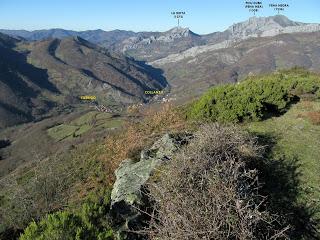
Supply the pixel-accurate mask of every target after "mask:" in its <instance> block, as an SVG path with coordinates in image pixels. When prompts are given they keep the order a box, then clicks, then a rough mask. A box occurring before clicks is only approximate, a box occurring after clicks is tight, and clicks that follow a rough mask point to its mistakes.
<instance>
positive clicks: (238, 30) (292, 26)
mask: <svg viewBox="0 0 320 240" xmlns="http://www.w3.org/2000/svg"><path fill="white" fill-rule="evenodd" d="M309 25H311V24H307V23H300V22H295V21H292V20H290V19H288V18H287V17H286V16H283V15H276V16H270V17H251V18H249V19H248V20H246V21H244V22H240V23H236V24H233V25H232V26H231V27H229V28H228V30H227V31H229V32H231V34H232V38H234V39H239V38H240V39H245V38H248V37H259V36H273V35H275V34H279V33H281V32H291V30H292V31H294V32H299V31H301V32H304V30H305V27H306V26H307V27H308V26H309Z"/></svg>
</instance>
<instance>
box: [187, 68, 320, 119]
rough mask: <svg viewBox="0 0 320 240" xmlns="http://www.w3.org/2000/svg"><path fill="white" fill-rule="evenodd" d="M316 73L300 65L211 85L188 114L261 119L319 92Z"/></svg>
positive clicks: (222, 117) (195, 117)
mask: <svg viewBox="0 0 320 240" xmlns="http://www.w3.org/2000/svg"><path fill="white" fill-rule="evenodd" d="M319 89H320V76H319V75H317V74H314V73H310V72H308V71H306V70H304V69H301V68H293V69H290V70H282V71H278V72H275V73H273V74H269V75H260V76H255V77H248V78H247V79H245V80H244V81H242V82H240V83H238V84H226V85H220V86H216V87H213V88H211V89H210V90H209V91H208V92H207V93H206V94H204V95H203V96H202V97H201V98H200V99H199V100H198V101H196V102H195V103H193V104H192V105H191V106H190V109H189V111H188V115H189V117H191V118H193V119H202V120H203V119H207V120H211V121H219V122H242V121H246V120H253V121H257V120H261V119H263V118H264V117H267V116H268V115H270V114H279V113H283V112H284V111H286V109H287V107H288V105H289V104H290V103H292V102H294V101H295V100H297V99H299V98H300V97H301V96H302V95H306V94H312V95H319Z"/></svg>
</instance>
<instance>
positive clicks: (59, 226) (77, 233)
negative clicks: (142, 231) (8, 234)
mask: <svg viewBox="0 0 320 240" xmlns="http://www.w3.org/2000/svg"><path fill="white" fill-rule="evenodd" d="M108 211H109V200H104V201H103V202H100V203H94V202H88V203H84V204H83V205H82V207H81V209H80V210H78V211H77V212H75V213H73V212H70V211H60V212H56V213H53V214H48V215H47V216H46V217H45V218H43V219H42V220H41V221H39V222H38V223H36V222H35V221H34V222H32V223H30V225H29V226H28V227H27V228H26V229H25V230H24V233H23V234H22V235H21V236H20V238H19V239H20V240H37V239H38V240H40V239H61V240H62V239H64V240H68V239H70V240H71V239H72V240H73V239H79V240H80V239H88V240H89V239H90V240H91V239H98V240H103V239H114V234H113V230H112V228H111V226H110V224H109V222H108V219H107V214H108Z"/></svg>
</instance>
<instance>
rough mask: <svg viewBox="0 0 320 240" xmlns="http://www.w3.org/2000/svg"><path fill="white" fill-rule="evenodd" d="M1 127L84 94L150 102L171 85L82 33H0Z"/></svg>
mask: <svg viewBox="0 0 320 240" xmlns="http://www.w3.org/2000/svg"><path fill="white" fill-rule="evenodd" d="M0 55H1V59H0V84H1V88H0V91H1V92H0V113H1V117H0V128H1V127H5V126H9V125H14V124H16V123H19V122H24V121H29V120H32V119H34V117H36V116H37V115H41V114H43V113H44V112H46V111H47V110H49V108H50V107H51V106H53V105H54V104H62V103H72V102H73V101H77V100H78V97H79V95H96V96H97V97H98V100H99V101H102V102H106V103H107V102H109V101H116V102H132V101H133V102H136V101H147V100H148V96H146V95H145V94H144V90H159V89H163V88H164V87H166V85H167V83H166V81H165V79H164V78H162V77H161V74H160V73H159V72H158V71H157V70H156V69H153V68H152V67H149V66H146V65H144V64H142V63H139V62H136V61H134V60H132V59H129V58H127V57H125V56H123V55H121V54H111V53H109V52H108V51H107V50H106V49H104V48H102V47H99V46H97V45H95V44H93V43H90V42H88V41H86V40H84V39H82V38H79V37H68V38H64V39H62V40H61V39H48V40H42V41H35V42H23V41H19V40H16V39H13V38H10V37H8V36H6V35H3V34H1V35H0Z"/></svg>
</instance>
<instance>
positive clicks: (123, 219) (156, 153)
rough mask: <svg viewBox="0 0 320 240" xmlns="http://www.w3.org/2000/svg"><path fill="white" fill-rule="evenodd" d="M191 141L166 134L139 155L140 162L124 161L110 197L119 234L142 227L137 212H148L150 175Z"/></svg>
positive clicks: (186, 137) (189, 137) (141, 219)
mask: <svg viewBox="0 0 320 240" xmlns="http://www.w3.org/2000/svg"><path fill="white" fill-rule="evenodd" d="M191 138H192V135H190V134H168V133H167V134H165V135H164V136H162V137H161V138H160V139H159V140H158V141H156V142H155V143H154V144H153V145H152V146H151V148H149V149H146V150H143V151H141V156H140V159H139V161H134V160H132V159H126V160H124V161H123V162H122V163H121V165H120V166H119V168H118V169H117V170H116V172H115V175H116V182H115V183H114V186H113V190H112V193H111V211H112V213H113V215H114V218H115V219H116V220H117V224H118V225H119V233H120V234H122V235H123V234H124V235H126V238H128V239H130V236H129V235H128V234H126V233H125V231H126V230H128V229H135V228H136V227H138V226H141V224H142V222H143V219H144V218H145V217H146V216H142V214H141V212H140V210H143V211H148V205H149V202H148V199H147V196H146V192H147V189H146V183H147V181H148V180H149V179H150V177H152V176H153V173H154V172H155V171H156V170H157V169H158V168H159V167H160V166H161V165H162V164H164V163H165V162H166V161H168V160H170V159H171V158H172V157H173V154H174V153H175V152H176V151H178V150H179V149H180V148H181V147H182V146H183V145H185V144H187V143H188V141H189V139H191Z"/></svg>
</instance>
